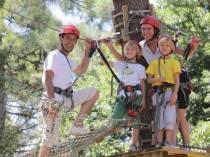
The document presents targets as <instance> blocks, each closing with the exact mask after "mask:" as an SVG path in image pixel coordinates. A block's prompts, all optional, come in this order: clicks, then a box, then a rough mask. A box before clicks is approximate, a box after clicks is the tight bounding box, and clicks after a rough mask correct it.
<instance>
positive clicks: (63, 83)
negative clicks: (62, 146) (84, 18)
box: [39, 25, 99, 157]
mask: <svg viewBox="0 0 210 157" xmlns="http://www.w3.org/2000/svg"><path fill="white" fill-rule="evenodd" d="M79 35H80V32H79V30H78V29H77V28H76V27H75V26H74V25H68V26H65V27H64V28H63V29H62V30H61V31H60V33H59V40H60V45H59V48H58V49H56V50H54V51H52V52H50V53H49V54H48V56H47V58H46V60H45V62H44V70H43V76H42V83H43V86H44V94H43V95H45V96H46V97H47V99H48V100H49V99H51V100H55V101H56V102H58V103H59V104H62V105H63V106H64V107H65V108H67V109H69V110H71V109H73V108H74V106H76V105H77V106H78V105H81V108H80V112H79V114H78V117H77V118H76V120H75V122H74V124H73V126H72V128H71V129H70V133H71V134H73V135H78V134H85V133H87V129H86V128H85V127H84V126H83V120H84V116H85V115H87V114H88V113H89V112H90V111H91V109H92V107H93V106H94V104H95V102H96V101H97V99H98V97H99V92H98V91H97V90H96V89H95V88H86V89H81V90H78V91H73V89H72V84H73V82H74V80H75V78H76V76H75V73H77V74H83V73H85V72H86V70H87V68H88V65H89V60H90V58H89V57H88V55H89V53H90V49H91V44H90V43H91V41H90V39H85V50H84V51H85V52H84V57H83V58H82V59H81V62H80V64H79V65H77V64H76V63H75V62H74V61H73V60H71V59H70V58H68V55H69V53H70V52H71V51H72V50H73V49H74V46H75V45H76V43H77V40H78V39H79ZM43 104H44V103H43ZM45 104H46V103H45ZM42 109H43V113H44V120H45V126H44V136H43V138H42V146H41V149H40V153H39V157H47V156H48V155H49V149H50V147H51V146H52V145H53V144H56V143H57V142H58V129H59V126H60V122H61V115H60V113H59V110H57V109H54V108H53V107H52V106H51V105H47V107H46V105H45V106H44V105H42Z"/></svg>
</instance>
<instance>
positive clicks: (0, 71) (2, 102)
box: [0, 52, 6, 143]
mask: <svg viewBox="0 0 210 157" xmlns="http://www.w3.org/2000/svg"><path fill="white" fill-rule="evenodd" d="M1 53H2V52H1ZM0 58H1V60H0V64H1V66H0V143H1V140H2V138H3V136H4V130H5V119H6V94H5V78H4V70H5V69H4V66H3V65H4V63H2V62H5V59H4V57H3V58H2V57H1V55H0Z"/></svg>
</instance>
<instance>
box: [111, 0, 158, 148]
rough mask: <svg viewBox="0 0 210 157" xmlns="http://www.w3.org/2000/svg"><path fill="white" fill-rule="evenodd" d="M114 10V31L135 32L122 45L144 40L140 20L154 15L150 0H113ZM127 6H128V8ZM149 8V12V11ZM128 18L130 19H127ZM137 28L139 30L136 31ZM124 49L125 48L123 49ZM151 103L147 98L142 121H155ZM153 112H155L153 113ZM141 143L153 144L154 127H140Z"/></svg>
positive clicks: (148, 145)
mask: <svg viewBox="0 0 210 157" xmlns="http://www.w3.org/2000/svg"><path fill="white" fill-rule="evenodd" d="M113 4H114V9H115V10H114V11H113V12H112V20H113V25H114V31H115V32H120V33H121V36H123V33H122V32H123V30H125V27H127V28H128V31H129V32H133V31H134V33H133V34H131V35H128V36H126V37H125V38H123V40H121V41H119V42H120V44H121V47H123V45H124V43H125V42H126V40H136V41H137V42H139V41H141V40H143V37H142V35H141V33H140V20H141V18H142V17H143V16H144V15H152V14H153V10H152V7H151V5H150V4H149V0H113ZM126 7H127V8H126ZM148 10H149V12H148ZM132 12H133V13H132ZM127 18H128V19H127ZM135 30H138V31H137V32H135ZM122 50H123V49H122ZM149 104H151V103H150V102H149V101H148V100H147V106H148V107H147V109H146V111H144V112H143V113H142V114H141V122H142V123H147V124H148V123H149V124H151V123H152V121H154V110H153V109H152V108H151V105H149ZM151 113H153V114H151ZM140 129H141V130H140V138H141V139H140V143H141V146H142V148H148V147H151V146H152V142H153V141H152V129H151V128H140Z"/></svg>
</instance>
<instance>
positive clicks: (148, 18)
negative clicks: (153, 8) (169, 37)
mask: <svg viewBox="0 0 210 157" xmlns="http://www.w3.org/2000/svg"><path fill="white" fill-rule="evenodd" d="M143 24H149V25H152V26H153V27H155V28H157V29H158V30H159V29H160V21H159V20H158V19H157V18H155V17H154V16H144V17H143V18H142V19H141V21H140V26H141V25H143Z"/></svg>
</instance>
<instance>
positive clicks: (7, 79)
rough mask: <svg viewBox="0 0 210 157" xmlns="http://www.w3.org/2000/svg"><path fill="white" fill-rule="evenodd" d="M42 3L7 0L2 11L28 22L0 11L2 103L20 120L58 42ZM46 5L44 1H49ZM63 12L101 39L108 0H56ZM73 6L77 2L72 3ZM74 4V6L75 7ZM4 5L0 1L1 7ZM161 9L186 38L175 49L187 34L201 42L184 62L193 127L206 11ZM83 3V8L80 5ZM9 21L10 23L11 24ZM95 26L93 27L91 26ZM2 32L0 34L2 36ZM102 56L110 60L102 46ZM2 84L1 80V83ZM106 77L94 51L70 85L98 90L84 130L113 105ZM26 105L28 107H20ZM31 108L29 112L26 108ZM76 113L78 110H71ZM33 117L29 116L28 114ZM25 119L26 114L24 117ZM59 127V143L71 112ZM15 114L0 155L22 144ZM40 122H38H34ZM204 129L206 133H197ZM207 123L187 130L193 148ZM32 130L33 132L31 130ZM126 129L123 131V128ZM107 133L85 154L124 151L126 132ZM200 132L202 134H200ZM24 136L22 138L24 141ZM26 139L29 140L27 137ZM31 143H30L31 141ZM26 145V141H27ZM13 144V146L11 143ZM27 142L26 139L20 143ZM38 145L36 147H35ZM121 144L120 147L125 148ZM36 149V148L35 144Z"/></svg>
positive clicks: (188, 6) (202, 91)
mask: <svg viewBox="0 0 210 157" xmlns="http://www.w3.org/2000/svg"><path fill="white" fill-rule="evenodd" d="M45 2H46V1H42V0H37V1H27V0H17V1H15V3H14V1H13V0H6V1H5V3H4V7H6V8H9V9H11V10H12V11H15V12H18V13H20V14H22V15H24V16H26V17H28V18H30V19H26V18H24V17H22V16H18V15H15V14H12V13H10V12H8V11H6V10H3V9H1V10H0V11H1V14H0V17H1V19H2V20H1V21H0V27H1V31H0V38H1V42H0V63H1V68H0V76H4V77H1V78H0V79H1V83H3V85H4V87H5V88H2V87H3V86H2V87H0V89H1V90H5V93H6V94H7V104H10V101H11V100H10V99H12V100H15V102H16V103H18V105H19V107H20V108H19V109H15V110H13V112H14V111H18V112H19V113H21V114H20V115H19V116H20V117H21V118H22V119H21V120H23V119H24V117H25V119H27V118H30V117H33V118H34V119H37V117H35V116H34V114H35V113H36V112H37V110H36V109H37V108H38V103H37V102H38V99H39V98H40V93H41V92H42V87H41V74H42V66H43V61H44V57H45V55H46V54H47V52H49V51H51V50H53V49H55V48H56V47H57V43H58V36H57V31H55V30H52V29H50V28H49V26H52V27H53V28H54V27H55V28H57V26H58V25H60V24H59V23H58V22H56V21H55V19H53V17H52V16H51V14H50V12H49V11H48V10H47V8H46V4H47V3H45ZM48 2H49V0H48ZM59 2H60V4H61V6H62V7H63V8H64V9H65V11H66V12H68V13H72V14H74V15H77V16H79V17H81V18H83V19H85V22H83V23H80V24H79V27H80V30H81V37H87V36H88V37H92V38H93V39H98V38H100V37H101V36H105V34H107V32H103V31H102V30H103V29H104V24H107V23H108V24H109V23H110V21H111V10H112V0H106V1H99V0H83V1H67V0H62V1H59ZM75 2H77V4H76V3H75ZM78 3H79V4H78ZM2 4H3V1H2V0H1V1H0V6H1V5H2ZM160 4H161V5H160V6H159V7H158V8H157V15H158V17H160V19H161V21H162V22H163V23H166V24H169V25H170V26H172V27H174V28H175V30H177V29H180V30H182V31H183V32H184V33H185V34H186V36H184V37H182V38H181V40H180V41H179V44H180V46H183V47H184V46H185V45H186V43H187V40H188V39H189V36H190V35H192V34H195V35H197V36H199V37H200V38H201V39H202V42H203V44H202V45H201V47H200V48H199V50H198V52H197V54H196V55H195V56H194V57H193V58H192V59H191V60H190V61H188V68H189V70H190V75H191V77H192V78H193V82H194V84H195V90H194V92H193V93H192V95H191V104H190V108H189V112H188V118H189V120H190V122H191V123H192V124H194V125H195V126H196V124H197V122H198V121H199V120H205V121H209V114H210V109H209V104H210V98H209V94H210V93H209V92H210V91H209V88H210V87H209V77H210V73H209V65H208V64H209V61H210V43H209V32H210V30H209V29H210V27H209V24H210V23H209V21H210V15H209V11H208V10H205V9H204V7H203V5H202V4H201V3H199V1H196V0H193V1H190V0H184V1H179V0H173V1H161V3H160ZM81 5H82V7H81ZM8 18H9V19H11V18H12V19H14V23H15V24H17V25H18V26H20V27H21V28H28V31H27V33H25V34H21V33H17V32H16V31H15V30H14V28H11V27H9V25H5V22H4V20H5V19H8ZM14 23H11V24H10V25H12V24H14ZM96 26H97V27H96ZM163 32H164V33H169V34H174V32H173V31H172V30H169V29H168V28H167V29H164V28H163V31H162V33H163ZM2 33H3V34H2ZM83 46H84V45H83V43H82V41H79V43H78V45H77V47H76V49H75V50H74V52H72V54H71V56H73V58H75V59H76V60H77V61H80V59H81V57H82V56H83V49H84V47H83ZM103 51H104V52H105V55H106V56H107V57H108V58H109V59H112V58H111V57H110V56H109V55H108V54H107V53H106V51H107V50H106V49H105V48H103ZM2 80H3V81H2ZM110 83H111V73H110V72H109V71H108V70H107V67H106V66H103V65H102V64H101V62H100V57H99V55H98V54H97V53H96V54H95V55H94V56H93V58H92V59H91V63H90V67H89V70H88V72H87V73H86V74H85V75H84V76H82V77H81V78H80V79H79V80H78V82H77V83H76V85H75V90H76V89H80V88H85V87H90V86H93V87H96V88H97V89H98V90H99V91H100V99H99V100H98V102H97V103H96V106H95V107H94V109H93V111H92V112H91V114H90V116H89V118H87V119H86V120H85V124H86V125H87V126H88V127H89V128H91V129H92V128H98V127H100V126H101V125H103V124H104V123H105V121H106V119H107V118H109V117H110V115H111V113H112V109H113V106H114V102H115V96H116V89H117V83H116V82H114V89H115V90H114V92H113V93H114V94H113V96H111V95H110ZM24 107H26V108H27V109H25V108H24ZM28 108H32V110H28ZM10 111H11V110H10ZM76 111H77V112H78V110H76ZM30 112H31V113H32V114H28V113H30ZM27 115H28V116H27ZM62 116H63V121H62V126H61V128H60V137H61V138H60V140H61V141H63V140H65V139H66V137H68V133H69V128H70V124H71V123H72V122H73V120H74V119H75V117H76V112H71V113H63V115H62ZM13 117H14V115H11V114H8V115H7V119H6V125H5V133H6V134H5V135H6V136H5V137H4V138H3V140H2V141H1V144H0V151H1V152H5V153H7V155H8V154H9V155H11V153H13V152H14V151H15V150H17V149H18V148H19V147H20V144H22V143H21V142H22V141H21V140H20V138H22V137H23V136H22V135H23V134H22V133H23V132H21V131H20V126H19V125H17V124H14V121H13V120H12V118H13ZM34 119H32V121H30V120H29V123H26V124H25V125H26V126H30V125H32V124H34V123H35V122H34ZM38 122H39V121H38ZM201 129H204V130H205V132H202V130H201ZM34 130H35V129H34ZM208 130H209V123H205V122H203V123H198V127H195V128H194V129H193V132H192V145H194V146H197V145H199V146H202V147H205V146H206V145H208V144H209V139H208V138H205V137H209V131H208ZM35 131H36V130H35ZM127 131H128V130H127ZM127 131H126V133H124V134H112V135H110V136H109V137H107V138H106V139H105V140H104V141H102V142H101V143H100V144H94V145H91V146H90V149H89V151H88V152H87V156H91V157H94V156H96V157H98V156H105V155H111V154H114V153H119V152H124V151H127V149H128V148H127V145H128V140H130V139H129V138H128V139H126V137H128V134H127ZM30 132H31V131H30V130H28V132H27V133H28V135H27V134H24V135H25V136H26V135H27V136H28V138H30V137H31V139H32V137H33V138H36V139H37V141H38V142H39V140H40V139H39V138H38V137H40V136H41V134H40V132H39V131H36V133H35V134H33V135H31V136H29V135H30ZM200 132H202V136H201V134H200ZM25 136H24V137H25ZM26 140H28V139H27V138H26ZM31 141H32V140H31ZM31 141H27V142H28V143H30V142H31ZM11 142H13V143H11ZM25 142H26V141H25ZM38 144H39V143H37V145H38ZM124 144H125V145H124ZM37 145H36V146H37Z"/></svg>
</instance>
